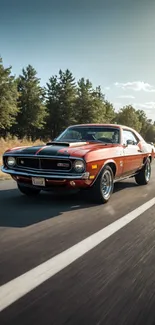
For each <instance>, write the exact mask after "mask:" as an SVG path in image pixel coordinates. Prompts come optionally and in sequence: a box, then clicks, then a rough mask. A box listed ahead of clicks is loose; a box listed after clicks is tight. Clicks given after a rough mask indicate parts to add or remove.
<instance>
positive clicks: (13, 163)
mask: <svg viewBox="0 0 155 325" xmlns="http://www.w3.org/2000/svg"><path fill="white" fill-rule="evenodd" d="M11 161H12V162H11ZM6 163H7V166H8V167H14V166H15V165H16V159H15V158H14V157H8V158H7V161H6Z"/></svg>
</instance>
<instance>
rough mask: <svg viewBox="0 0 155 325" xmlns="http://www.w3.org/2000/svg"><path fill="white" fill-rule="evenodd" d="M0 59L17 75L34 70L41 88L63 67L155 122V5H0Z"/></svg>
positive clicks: (38, 1)
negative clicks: (26, 70) (25, 68)
mask: <svg viewBox="0 0 155 325" xmlns="http://www.w3.org/2000/svg"><path fill="white" fill-rule="evenodd" d="M0 55H1V56H2V58H3V63H4V65H5V66H8V65H9V66H10V65H12V72H13V73H14V74H16V75H18V74H20V73H21V70H22V68H23V67H26V66H27V65H28V64H31V65H33V66H34V68H35V69H36V70H37V72H38V77H39V78H41V84H42V85H45V84H46V82H47V81H48V79H49V77H50V76H52V75H53V74H57V73H58V71H59V69H60V68H61V69H62V70H64V69H66V68H68V69H70V70H71V71H72V72H73V75H74V76H75V77H76V79H78V78H80V77H83V76H84V77H85V78H89V79H90V80H91V81H92V83H93V85H94V86H97V85H101V87H102V90H103V92H104V93H105V95H106V98H107V99H108V100H110V101H111V102H112V103H113V104H114V106H115V107H116V109H118V108H119V107H122V106H124V105H126V104H133V105H134V106H135V108H138V109H139V108H141V109H144V110H145V111H146V114H147V116H148V117H149V118H152V119H154V120H155V64H154V60H155V1H154V0H145V1H144V0H130V1H129V0H93V1H92V0H78V1H75V0H44V1H43V0H31V1H30V0H27V1H24V2H23V1H21V0H20V1H19V0H14V1H13V0H0Z"/></svg>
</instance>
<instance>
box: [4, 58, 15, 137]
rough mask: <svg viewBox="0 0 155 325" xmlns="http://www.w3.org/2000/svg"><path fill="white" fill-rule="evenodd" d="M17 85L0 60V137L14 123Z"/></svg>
mask: <svg viewBox="0 0 155 325" xmlns="http://www.w3.org/2000/svg"><path fill="white" fill-rule="evenodd" d="M17 97H18V92H17V84H16V81H15V78H14V77H13V76H12V75H11V67H9V68H4V66H3V62H2V58H0V135H1V136H5V135H6V132H7V131H9V130H10V128H11V126H12V125H14V124H15V123H16V116H17V113H18V107H17Z"/></svg>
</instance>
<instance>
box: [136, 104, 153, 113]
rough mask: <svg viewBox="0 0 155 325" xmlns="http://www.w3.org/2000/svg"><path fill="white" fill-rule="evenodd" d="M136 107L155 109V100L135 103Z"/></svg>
mask: <svg viewBox="0 0 155 325" xmlns="http://www.w3.org/2000/svg"><path fill="white" fill-rule="evenodd" d="M133 106H134V107H136V108H137V107H138V108H141V109H146V110H150V111H151V110H152V109H155V102H147V103H134V104H133Z"/></svg>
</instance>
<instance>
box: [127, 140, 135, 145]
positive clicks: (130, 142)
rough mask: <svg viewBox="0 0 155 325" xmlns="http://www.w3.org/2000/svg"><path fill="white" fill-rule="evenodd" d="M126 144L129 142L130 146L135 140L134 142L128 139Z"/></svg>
mask: <svg viewBox="0 0 155 325" xmlns="http://www.w3.org/2000/svg"><path fill="white" fill-rule="evenodd" d="M126 144H127V146H129V145H131V144H134V142H133V141H132V140H127V141H126Z"/></svg>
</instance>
